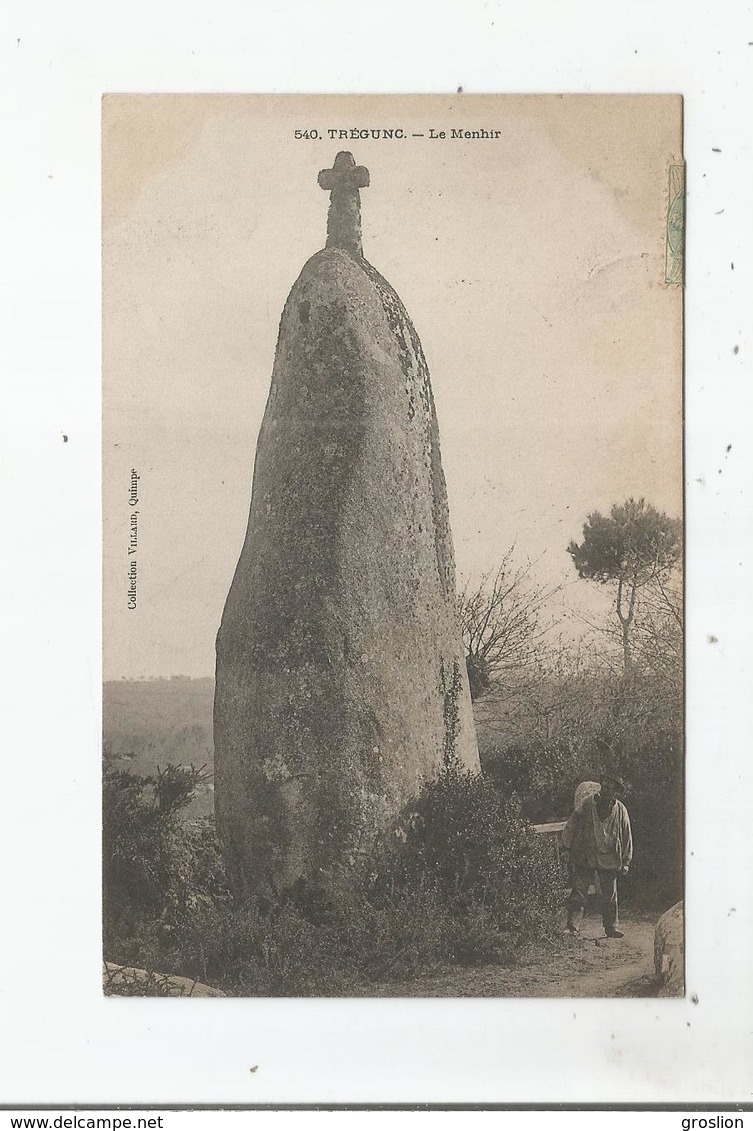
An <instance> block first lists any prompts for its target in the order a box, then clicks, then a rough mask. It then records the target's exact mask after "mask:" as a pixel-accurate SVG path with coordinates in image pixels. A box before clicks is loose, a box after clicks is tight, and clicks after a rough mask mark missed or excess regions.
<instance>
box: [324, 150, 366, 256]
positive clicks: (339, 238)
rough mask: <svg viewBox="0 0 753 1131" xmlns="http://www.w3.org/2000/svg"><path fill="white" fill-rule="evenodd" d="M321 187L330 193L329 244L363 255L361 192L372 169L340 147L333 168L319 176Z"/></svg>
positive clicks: (329, 245) (325, 170) (328, 245)
mask: <svg viewBox="0 0 753 1131" xmlns="http://www.w3.org/2000/svg"><path fill="white" fill-rule="evenodd" d="M317 180H318V182H319V186H320V188H323V189H325V191H326V192H329V193H331V194H332V195H331V196H330V200H329V215H328V216H327V247H341V248H343V250H344V251H349V252H351V253H352V254H353V255H363V244H362V243H361V195H360V193H359V191H358V190H359V189H362V188H368V187H369V170H368V169H367V168H366V166H365V165H356V163H355V160H354V159H353V154H352V153H347V152H346V151H345V150H341V151H340V153H338V155H337V157H336V158H335V162H334V164H333V166H332V168H331V169H322V171H321V172H320V173H319V176H318V178H317Z"/></svg>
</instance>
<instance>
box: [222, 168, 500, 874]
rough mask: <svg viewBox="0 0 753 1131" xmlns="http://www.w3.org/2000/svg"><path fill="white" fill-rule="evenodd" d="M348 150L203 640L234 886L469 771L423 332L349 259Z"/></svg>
mask: <svg viewBox="0 0 753 1131" xmlns="http://www.w3.org/2000/svg"><path fill="white" fill-rule="evenodd" d="M368 183H369V174H368V170H367V169H365V168H363V167H362V166H357V165H356V164H355V162H354V160H353V158H352V156H351V155H350V154H349V153H338V155H337V158H336V159H335V163H334V167H333V168H332V169H328V170H324V171H322V172H321V173H320V174H319V184H320V185H321V187H322V188H324V189H326V190H328V191H330V192H331V199H330V210H329V219H328V225H327V245H326V248H325V249H324V250H323V251H320V252H318V253H317V254H316V255H314V256H313V257H312V258H311V259H310V260H309V261H308V262H307V263H306V264H305V266H304V268H303V270H302V271H301V274H300V276H299V277H298V279H297V281H296V283H295V284H294V286H293V289H292V291H291V292H290V295H289V297H288V300H287V302H286V304H285V309H284V311H283V314H282V320H281V322H280V331H279V337H278V342H277V352H276V356H275V363H274V369H273V372H272V385H271V389H270V393H269V400H268V402H267V408H266V412H265V415H264V421H263V423H262V427H261V431H260V433H259V441H258V446H257V452H256V465H255V469H254V482H253V493H252V498H251V511H250V515H249V520H248V529H247V532H246V538H245V543H244V546H243V550H242V552H241V556H240V560H239V562H238V566H237V568H236V571H235V576H234V578H233V582H232V585H231V588H230V593H229V595H228V598H227V603H226V605H225V610H224V613H223V617H222V624H221V626H220V631H219V634H218V637H217V676H216V690H215V706H214V738H215V769H216V793H215V796H216V805H217V820H218V827H219V831H220V836H221V839H222V843H223V846H224V851H225V855H226V859H227V863H228V868H229V873H230V878H231V882H232V884H233V886H234V888H235V890H236V892H237V893H238V894H239V895H246V894H251V893H254V892H269V891H279V890H283V889H285V888H287V887H289V886H290V885H292V884H293V883H295V882H296V881H298V880H300V879H305V880H310V881H315V882H319V881H322V880H324V881H325V882H326V877H327V876H328V874H330V873H331V871H332V869H337V868H338V867H339V866H341V865H343V864H347V863H348V862H349V861H350V860H352V859H353V858H354V857H355V856H356V854H357V853H359V852H360V851H362V850H364V849H366V848H367V847H368V846H369V844H370V843H371V842H372V841H373V839H374V837H375V836H376V834H377V833H378V832H379V831H380V830H381V829H383V828H384V827H385V826H386V825H388V823H389V822H390V821H391V820H392V819H394V818H395V817H396V816H397V815H398V814H399V812H400V811H401V810H402V809H403V807H404V806H405V805H406V804H407V803H408V802H409V801H410V800H411V799H413V798H414V797H415V796H416V794H417V793H418V792H419V790H420V788H421V785H422V783H423V782H424V781H426V780H427V779H431V778H434V777H436V776H437V775H438V773H439V772H440V770H441V769H442V767H443V765H445V764H446V763H447V762H448V761H452V760H456V761H457V762H458V763H459V765H460V766H462V767H464V768H466V769H471V770H477V769H478V765H479V763H478V748H477V745H476V737H475V731H474V726H473V717H472V714H471V703H470V695H469V692H468V681H467V676H466V669H465V662H464V651H463V647H462V642H461V638H460V631H459V627H458V623H457V616H456V607H455V564H454V557H453V549H452V538H451V534H450V525H449V515H448V508H447V493H446V490H445V480H444V474H443V472H442V464H441V459H440V453H439V433H438V430H437V420H436V414H435V411H434V401H433V397H432V392H431V385H430V381H429V372H428V369H427V366H426V361H425V359H424V355H423V350H422V348H421V343H420V341H419V339H418V335H417V334H416V331H415V329H414V328H413V324H412V323H411V320H410V318H409V317H408V315H407V313H406V310H405V307H404V306H403V304H402V302H401V301H400V299H399V298H398V296H397V294H396V293H395V291H394V290H393V289H392V287H391V286H390V285H389V283H387V282H386V281H385V280H384V279H383V278H382V276H381V275H380V274H379V273H378V272H377V271H376V270H375V269H374V268H373V267H372V266H371V265H370V264H369V263H367V261H366V260H365V259H364V258H363V252H362V246H361V230H360V221H361V213H360V197H359V191H358V190H359V188H364V187H366V186H367V185H368Z"/></svg>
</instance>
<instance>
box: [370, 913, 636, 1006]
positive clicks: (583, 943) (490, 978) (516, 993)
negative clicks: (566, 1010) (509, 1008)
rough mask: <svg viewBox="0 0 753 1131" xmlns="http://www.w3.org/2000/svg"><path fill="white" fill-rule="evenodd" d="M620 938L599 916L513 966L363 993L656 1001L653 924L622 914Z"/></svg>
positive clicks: (470, 969)
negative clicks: (609, 935) (606, 934)
mask: <svg viewBox="0 0 753 1131" xmlns="http://www.w3.org/2000/svg"><path fill="white" fill-rule="evenodd" d="M621 929H622V930H624V932H625V937H624V938H622V939H607V938H605V937H604V930H603V928H602V926H601V920H600V918H599V917H598V916H594V915H591V916H589V918H587V919H586V920H584V923H583V927H582V934H581V938H579V939H574V938H570V937H569V936H566V935H562V936H560V938H559V939H558V940H557V941H556V942H555V943H554V944H553V945H551V946H539V947H535V948H532V949H531V950H530V951H529V952H528V953H526V954H525V955H524V956H522V957H521V959H520V960H519V961H518V962H517V963H516V964H515V965H514V966H467V967H463V968H458V967H457V966H455V967H452V968H448V969H446V970H443V971H441V972H435V973H432V974H426V975H423V976H421V977H419V978H416V979H414V980H413V981H411V982H404V983H403V982H393V983H383V984H381V985H377V986H372V987H370V988H369V989H364V991H363V996H365V997H537V998H542V997H565V998H584V997H592V998H597V997H653V996H654V994H655V992H656V987H655V982H654V924H653V921H652V920H649V919H644V918H640V917H637V916H631V915H629V914H627V915H625V916H623V921H622V924H621Z"/></svg>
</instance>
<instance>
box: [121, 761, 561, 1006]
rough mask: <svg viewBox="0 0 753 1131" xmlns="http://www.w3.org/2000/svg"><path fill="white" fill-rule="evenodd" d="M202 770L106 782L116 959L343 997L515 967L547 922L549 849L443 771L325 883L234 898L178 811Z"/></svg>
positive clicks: (484, 789) (270, 992) (266, 990)
mask: <svg viewBox="0 0 753 1131" xmlns="http://www.w3.org/2000/svg"><path fill="white" fill-rule="evenodd" d="M199 776H200V771H196V770H193V769H191V770H186V769H181V768H178V767H172V766H171V767H168V768H167V770H165V771H163V772H162V773H161V774H159V775H158V776H157V777H156V778H149V779H139V778H135V777H134V776H133V775H131V774H124V773H114V774H109V775H108V776H107V778H106V781H105V795H104V797H105V905H104V909H105V931H104V934H105V949H106V953H107V957H108V958H109V959H111V960H112V961H115V962H118V963H122V964H131V965H140V966H146V967H147V968H149V969H153V970H159V971H160V972H163V973H178V974H184V975H188V976H190V977H194V978H198V979H200V980H201V981H204V982H208V983H210V984H213V985H216V986H218V987H219V988H221V989H223V990H225V991H226V992H228V993H233V994H242V995H255V994H256V995H267V996H281V995H290V994H293V995H296V994H308V995H311V994H333V993H334V994H336V993H347V992H349V991H352V990H354V989H356V990H357V989H358V988H359V987H363V986H364V984H367V983H369V982H379V981H394V980H396V979H402V978H408V977H411V976H412V975H415V974H417V973H419V972H421V971H423V970H426V969H427V968H429V967H431V966H435V965H437V964H441V963H472V962H490V961H493V962H500V961H509V960H510V959H511V957H512V956H513V954H514V950H515V948H516V947H518V946H519V945H520V944H521V943H524V942H528V941H532V940H536V939H542V938H545V937H546V936H547V935H549V934H550V933H551V932H552V930H553V924H554V913H555V912H556V909H557V905H558V901H559V896H560V888H561V880H560V878H559V876H558V875H557V870H556V863H555V860H554V856H553V854H552V853H551V851H550V846H549V845H547V844H546V843H544V842H543V841H542V839H541V838H538V837H536V835H535V834H533V833H532V832H531V830H530V828H529V826H528V825H527V824H526V822H525V821H524V820H523V819H522V818H521V817H520V815H519V811H518V809H519V806H518V805H517V802H516V801H515V800H514V799H513V800H511V801H504V800H503V799H502V798H501V797H500V795H499V793H498V791H496V790H495V789H494V787H493V785H492V783H491V782H490V781H488V780H487V779H486V778H484V776H483V775H481V776H474V775H470V774H466V773H464V772H462V771H461V770H459V769H457V768H449V769H447V770H445V772H444V773H443V774H442V775H441V777H440V778H439V779H438V780H437V781H435V782H432V783H430V784H428V785H427V786H426V787H425V789H424V791H423V793H422V794H421V796H420V797H419V798H418V800H417V801H416V803H415V805H414V806H413V807H412V808H411V811H410V812H409V813H407V814H405V815H404V818H405V819H404V820H403V821H402V822H400V824H398V825H397V826H396V827H394V828H392V829H391V830H389V832H388V833H386V834H385V835H384V836H383V837H382V838H381V840H380V841H379V843H378V844H377V845H376V847H375V849H374V852H373V853H372V854H371V855H370V856H369V857H368V858H367V859H364V860H362V861H360V863H359V864H358V865H356V866H355V867H353V868H352V869H351V870H350V871H349V872H348V873H345V874H342V875H340V876H338V877H337V879H336V880H334V879H332V878H331V879H330V882H329V883H328V884H327V885H326V886H325V885H320V886H318V887H313V886H311V885H305V884H301V885H298V886H297V887H296V888H295V889H294V890H292V891H290V892H288V893H286V895H284V896H281V897H280V898H278V899H277V900H276V901H274V902H271V901H265V902H263V903H262V902H258V903H250V904H248V903H247V904H244V905H240V904H238V903H236V902H235V901H234V900H233V899H232V897H231V895H230V893H229V891H228V889H227V885H226V881H225V877H224V872H223V868H222V862H221V858H220V854H219V851H218V845H217V839H216V835H215V831H214V827H213V823H212V822H211V821H208V820H198V821H197V820H193V821H192V820H189V819H187V818H186V816H185V808H186V806H187V804H188V803H189V801H190V798H191V795H192V791H193V789H194V788H195V786H196V783H197V781H198V780H199Z"/></svg>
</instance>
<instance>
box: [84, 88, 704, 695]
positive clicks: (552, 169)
mask: <svg viewBox="0 0 753 1131" xmlns="http://www.w3.org/2000/svg"><path fill="white" fill-rule="evenodd" d="M350 127H362V128H369V129H377V128H382V129H383V128H398V127H402V128H403V129H404V130H405V132H406V133H407V134H413V133H423V134H424V135H425V136H424V137H423V138H414V137H411V136H409V137H406V138H403V139H400V140H394V139H393V140H384V139H379V140H373V139H369V140H356V139H353V140H348V141H344V140H339V139H338V140H330V139H329V138H328V136H327V133H326V131H327V130H328V129H331V128H337V129H339V128H350ZM296 128H298V129H309V130H312V129H313V130H318V131H319V133H320V135H322V136H321V137H320V139H319V140H311V139H301V140H296V139H295V138H294V136H293V134H294V130H295V129H296ZM453 128H455V129H458V128H462V129H468V130H474V129H480V128H486V129H487V130H499V131H500V137H499V138H495V139H486V140H467V141H466V140H456V139H451V138H450V136H449V134H450V130H451V129H453ZM430 129H434V130H435V131H437V132H438V131H440V130H443V129H444V130H445V131H446V133H447V135H448V136H447V138H445V139H436V140H431V139H430V138H429V137H428V134H429V130H430ZM103 143H104V149H103V179H104V199H103V221H104V312H105V332H104V358H105V389H104V414H105V419H104V464H105V469H104V482H105V489H104V522H105V530H104V536H105V665H104V666H105V678H109V679H113V678H119V677H120V676H123V675H125V676H129V677H138V676H150V675H172V674H185V675H193V676H199V675H210V674H212V672H213V670H214V638H215V635H216V632H217V628H218V626H219V621H220V616H221V613H222V607H223V604H224V601H225V597H226V595H227V591H228V588H229V586H230V581H231V578H232V575H233V571H234V569H235V565H236V562H237V559H238V555H239V553H240V549H241V545H242V542H243V536H244V532H245V527H246V521H247V517H248V506H249V500H250V489H251V475H252V470H253V459H254V452H255V448H256V438H257V434H258V429H259V425H260V423H261V418H262V414H263V411H264V405H265V402H266V397H267V393H268V389H269V380H270V376H271V372H272V364H273V360H274V350H275V341H276V336H277V327H278V322H279V317H280V314H281V312H282V308H283V305H284V302H285V298H286V296H287V293H288V291H289V290H290V288H291V286H292V284H293V282H294V281H295V279H296V277H297V275H298V273H299V272H300V270H301V268H302V266H303V264H304V263H305V261H306V259H307V258H308V257H309V256H310V255H312V254H313V253H314V252H316V251H318V250H319V249H320V248H321V247H323V246H324V240H325V231H326V214H327V205H328V200H329V195H328V194H327V193H325V192H323V191H322V190H321V189H319V187H318V186H317V183H316V176H317V172H318V170H319V169H321V168H323V167H326V166H330V165H331V164H332V160H333V158H334V156H335V154H336V152H337V150H338V149H341V148H345V149H350V150H351V151H352V152H353V154H354V156H355V159H356V161H357V162H358V163H359V164H365V165H367V166H368V168H369V169H370V172H371V186H370V187H369V188H368V189H365V190H363V191H362V193H361V201H362V214H363V243H364V254H365V256H366V258H367V259H368V260H369V261H370V262H371V263H373V264H374V266H375V267H376V268H377V269H378V270H379V271H380V272H381V273H382V274H383V275H384V276H385V277H386V278H387V279H388V280H389V282H390V283H392V285H393V286H394V287H395V289H396V290H397V292H398V294H399V295H400V296H401V298H402V300H403V302H404V303H405V305H406V307H407V310H408V312H409V314H410V316H411V318H412V320H413V322H414V324H415V326H416V329H417V331H418V334H419V336H420V338H421V341H422V343H423V347H424V351H425V353H426V357H427V360H428V363H429V368H430V371H431V379H432V385H433V389H434V396H435V400H436V405H437V414H438V417H439V427H440V437H441V450H442V460H443V465H444V470H445V476H446V479H447V488H448V494H449V502H450V515H451V522H452V530H453V535H454V542H455V555H456V560H457V567H458V575H459V577H464V576H477V575H478V574H479V573H481V572H482V571H486V570H490V569H493V568H494V567H495V566H496V565H497V564H498V563H499V561H500V560H501V559H502V557H503V555H504V553H505V551H506V550H507V549H508V548H509V546H510V545H511V543H513V542H515V543H516V544H517V550H518V557H519V560H520V561H521V562H523V561H525V559H526V558H527V557H530V558H532V559H537V558H540V557H541V555H543V557H541V561H540V562H539V563H538V565H537V566H536V573H537V576H538V577H540V579H541V580H542V582H545V583H548V584H558V583H568V584H567V589H566V590H565V592H564V595H563V600H564V601H566V603H567V607H568V608H569V609H571V610H574V611H575V612H578V611H581V612H582V611H587V612H591V611H592V610H593V608H594V601H595V600H596V594H595V593H594V587H593V585H591V584H589V583H587V582H577V581H576V580H575V573H574V570H573V568H572V565H571V562H570V558H569V556H568V555H567V553H566V547H567V544H568V542H569V541H570V539H571V538H576V539H577V538H579V536H580V532H581V527H582V524H583V522H584V521H585V518H586V515H587V513H588V512H589V511H592V510H594V509H601V510H608V509H609V507H610V506H611V505H612V504H613V503H616V502H622V501H624V500H625V498H627V497H628V496H629V495H635V496H638V495H645V496H646V498H647V499H648V500H649V501H650V502H652V503H653V504H654V505H655V506H657V507H659V508H660V509H664V510H667V511H669V512H670V513H672V514H675V515H679V514H680V512H681V505H682V468H681V380H682V377H681V373H682V326H681V320H682V305H681V304H682V294H681V290H680V288H678V287H667V286H665V285H664V282H663V279H664V231H665V215H666V205H667V169H668V165H669V164H671V163H673V162H675V163H676V162H677V161H678V160H680V159H681V155H682V144H681V103H680V99H679V98H677V97H674V96H618V95H612V96H569V97H556V96H543V97H531V96H527V97H518V96H494V97H482V96H468V95H458V96H452V97H444V96H421V97H412V98H410V99H406V98H400V97H394V96H380V97H361V98H358V99H355V98H353V99H351V98H343V97H339V98H337V97H322V96H265V97H262V96H227V95H217V96H213V95H207V96H204V95H201V96H200V95H187V96H130V95H128V96H110V97H108V98H106V99H105V111H104V127H103ZM132 467H133V468H136V469H137V470H138V472H139V475H140V476H141V479H140V485H139V486H140V490H139V503H138V508H137V509H138V512H139V514H138V522H139V526H138V534H139V542H138V550H137V554H136V555H135V556H136V558H137V562H138V604H137V607H136V609H135V610H129V609H128V608H127V590H128V578H127V574H128V562H129V559H128V531H129V522H130V517H131V513H132V510H133V509H134V508H130V507H129V505H128V502H129V500H128V488H129V476H130V470H131V468H132Z"/></svg>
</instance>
